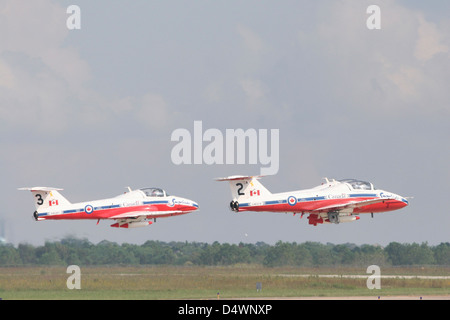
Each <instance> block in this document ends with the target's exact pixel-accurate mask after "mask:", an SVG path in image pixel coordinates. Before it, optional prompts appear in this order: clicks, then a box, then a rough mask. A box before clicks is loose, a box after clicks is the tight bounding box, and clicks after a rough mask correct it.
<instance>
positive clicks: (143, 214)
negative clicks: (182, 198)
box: [108, 210, 191, 219]
mask: <svg viewBox="0 0 450 320" xmlns="http://www.w3.org/2000/svg"><path fill="white" fill-rule="evenodd" d="M188 212H191V211H181V210H172V211H132V212H126V213H121V214H118V215H115V216H112V217H109V218H108V219H136V218H139V217H147V216H151V215H155V216H156V215H158V214H175V213H188Z"/></svg>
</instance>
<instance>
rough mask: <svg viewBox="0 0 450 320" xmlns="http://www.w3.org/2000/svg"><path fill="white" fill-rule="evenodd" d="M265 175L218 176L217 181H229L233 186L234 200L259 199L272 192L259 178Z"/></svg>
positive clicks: (231, 186) (232, 194)
mask: <svg viewBox="0 0 450 320" xmlns="http://www.w3.org/2000/svg"><path fill="white" fill-rule="evenodd" d="M262 177H263V176H229V177H226V178H217V179H216V181H228V182H229V183H230V188H231V196H232V197H233V200H234V201H238V202H242V201H243V200H249V199H254V200H257V199H258V197H260V196H266V195H270V194H272V193H271V192H270V191H269V190H267V189H266V188H265V187H264V186H263V185H262V183H261V182H259V181H258V179H260V178H262Z"/></svg>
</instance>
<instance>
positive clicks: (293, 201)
mask: <svg viewBox="0 0 450 320" xmlns="http://www.w3.org/2000/svg"><path fill="white" fill-rule="evenodd" d="M287 202H288V203H289V205H290V206H295V205H296V204H297V198H296V197H294V196H290V197H289V198H287Z"/></svg>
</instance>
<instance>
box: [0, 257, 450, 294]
mask: <svg viewBox="0 0 450 320" xmlns="http://www.w3.org/2000/svg"><path fill="white" fill-rule="evenodd" d="M381 274H382V276H385V275H409V276H413V277H412V278H408V279H404V278H388V279H385V278H382V279H381V289H373V290H369V289H368V288H367V286H366V281H367V278H368V277H369V276H370V274H367V273H366V270H365V269H356V268H264V267H260V266H253V265H239V266H232V267H193V266H189V267H188V266H184V267H174V266H154V267H85V268H83V267H81V289H80V290H76V289H73V290H69V289H68V288H67V285H66V281H67V279H68V277H69V276H70V275H71V274H68V273H66V267H20V268H0V298H2V299H4V300H8V299H15V300H17V299H43V300H50V299H100V300H101V299H122V300H127V299H152V300H153V299H217V298H218V295H217V294H218V293H219V297H220V298H221V299H231V298H264V297H267V298H270V297H280V298H292V297H330V296H333V297H336V296H339V297H340V296H342V297H346V296H374V297H376V296H389V295H414V296H422V295H423V296H425V295H446V296H449V295H450V279H449V278H448V276H449V275H450V268H435V267H430V268H389V269H388V268H385V269H383V268H382V269H381ZM325 275H337V276H336V277H325ZM346 275H359V276H360V277H358V278H347V276H346ZM415 276H433V277H435V278H433V279H422V278H416V277H415ZM437 276H446V278H443V279H442V278H437ZM257 282H261V284H262V291H260V292H257V291H256V283H257Z"/></svg>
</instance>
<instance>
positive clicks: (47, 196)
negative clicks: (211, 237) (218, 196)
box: [19, 187, 199, 228]
mask: <svg viewBox="0 0 450 320" xmlns="http://www.w3.org/2000/svg"><path fill="white" fill-rule="evenodd" d="M19 190H28V191H31V193H32V194H33V198H34V200H35V205H36V211H34V213H33V217H34V218H35V219H36V220H37V221H39V220H66V219H70V220H79V219H82V220H86V219H95V220H97V224H98V222H99V221H100V220H101V219H111V220H114V221H115V223H114V224H112V225H111V227H116V228H137V227H144V226H148V225H150V224H152V221H150V219H153V220H154V221H155V220H156V218H164V217H172V216H177V215H182V214H186V213H190V212H193V211H195V210H197V209H198V208H199V207H198V204H197V203H195V202H194V201H192V200H189V199H185V198H180V197H176V196H169V195H168V194H167V193H166V192H165V191H164V190H163V189H160V188H143V189H137V190H131V188H128V192H125V193H124V194H121V195H119V196H117V197H114V198H109V199H103V200H96V201H88V202H80V203H73V204H72V203H70V202H69V201H68V200H67V199H66V198H64V197H63V196H62V195H61V194H60V193H59V191H61V190H62V189H58V188H49V187H33V188H19Z"/></svg>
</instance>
